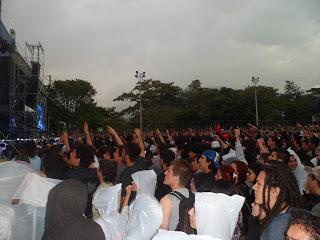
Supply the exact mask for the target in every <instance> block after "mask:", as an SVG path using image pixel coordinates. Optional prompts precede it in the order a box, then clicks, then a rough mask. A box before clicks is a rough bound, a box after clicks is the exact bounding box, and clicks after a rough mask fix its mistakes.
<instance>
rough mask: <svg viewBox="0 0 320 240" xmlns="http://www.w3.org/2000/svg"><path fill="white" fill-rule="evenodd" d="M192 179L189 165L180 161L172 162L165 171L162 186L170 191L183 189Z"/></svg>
mask: <svg viewBox="0 0 320 240" xmlns="http://www.w3.org/2000/svg"><path fill="white" fill-rule="evenodd" d="M191 177H192V171H191V166H190V164H189V163H188V162H187V161H185V160H182V159H176V160H174V161H173V162H172V163H171V164H170V166H169V168H168V169H167V170H166V171H165V178H164V182H163V183H164V184H166V185H168V186H169V187H171V189H178V188H184V187H186V186H188V185H189V183H190V180H191Z"/></svg>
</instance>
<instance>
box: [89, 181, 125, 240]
mask: <svg viewBox="0 0 320 240" xmlns="http://www.w3.org/2000/svg"><path fill="white" fill-rule="evenodd" d="M120 199H121V184H117V185H115V186H112V187H108V188H104V189H101V190H99V191H98V192H97V193H96V194H95V198H94V199H93V201H92V204H93V206H94V207H95V208H96V209H97V210H98V212H99V214H100V216H101V217H100V218H98V219H97V220H95V221H96V222H97V223H98V224H99V225H100V226H101V228H102V230H103V232H104V235H105V238H106V240H121V239H122V237H123V235H124V232H125V229H126V226H127V217H126V216H122V215H121V214H119V212H118V210H119V208H120Z"/></svg>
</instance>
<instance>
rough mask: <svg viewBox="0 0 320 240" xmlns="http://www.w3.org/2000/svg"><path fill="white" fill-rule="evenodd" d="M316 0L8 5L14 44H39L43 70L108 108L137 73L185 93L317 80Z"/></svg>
mask: <svg viewBox="0 0 320 240" xmlns="http://www.w3.org/2000/svg"><path fill="white" fill-rule="evenodd" d="M319 13H320V0H54V1H53V0H2V20H3V22H4V23H5V25H6V27H7V28H8V29H9V28H14V29H15V30H16V36H17V42H18V43H19V44H20V45H21V46H23V45H24V42H25V41H28V42H31V43H35V42H38V41H40V42H41V43H42V45H43V46H44V48H45V61H46V64H45V72H46V73H45V74H47V75H49V74H50V75H52V78H53V79H62V80H64V79H74V78H80V79H85V80H88V81H90V82H91V83H92V85H93V86H94V87H95V88H96V89H97V91H98V94H97V96H96V100H97V102H98V104H99V105H102V106H105V107H111V106H117V105H119V103H116V102H113V101H112V100H113V99H114V98H115V97H117V96H118V95H120V94H121V93H122V92H124V91H129V90H131V89H132V88H133V87H134V85H135V81H136V79H135V78H134V73H135V71H136V70H139V71H145V72H146V75H147V77H148V78H152V79H157V80H161V81H163V82H171V81H174V82H175V84H176V85H178V86H180V87H182V88H184V87H186V86H187V85H188V84H189V83H190V82H191V81H192V80H194V79H200V80H201V81H202V83H203V86H205V87H221V86H227V87H232V88H244V87H246V86H248V85H250V84H251V81H250V80H251V77H252V76H253V75H254V76H259V77H260V79H261V80H260V83H261V84H262V85H267V86H273V87H276V88H281V89H282V88H283V85H284V82H285V80H293V81H295V82H296V83H297V84H298V85H300V86H302V87H303V88H304V89H309V88H311V87H314V86H316V85H319V84H320V14H319Z"/></svg>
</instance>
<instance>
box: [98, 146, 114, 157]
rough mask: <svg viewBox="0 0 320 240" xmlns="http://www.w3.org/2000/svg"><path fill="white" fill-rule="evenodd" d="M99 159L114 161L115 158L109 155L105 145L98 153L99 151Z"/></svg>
mask: <svg viewBox="0 0 320 240" xmlns="http://www.w3.org/2000/svg"><path fill="white" fill-rule="evenodd" d="M97 157H98V159H100V160H109V159H112V158H113V157H111V155H110V153H109V149H108V147H107V146H105V145H103V146H100V147H99V148H98V151H97Z"/></svg>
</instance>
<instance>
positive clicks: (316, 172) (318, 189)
mask: <svg viewBox="0 0 320 240" xmlns="http://www.w3.org/2000/svg"><path fill="white" fill-rule="evenodd" d="M307 190H308V191H309V193H312V194H317V195H320V166H317V167H314V168H312V170H311V173H309V177H308V181H307Z"/></svg>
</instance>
